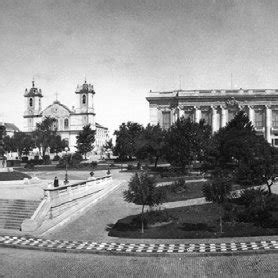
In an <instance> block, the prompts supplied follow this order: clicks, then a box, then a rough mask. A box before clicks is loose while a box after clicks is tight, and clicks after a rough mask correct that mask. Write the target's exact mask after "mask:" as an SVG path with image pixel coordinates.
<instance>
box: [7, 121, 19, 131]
mask: <svg viewBox="0 0 278 278" xmlns="http://www.w3.org/2000/svg"><path fill="white" fill-rule="evenodd" d="M4 125H5V127H6V131H16V132H17V131H20V130H19V128H18V127H17V126H16V125H15V124H12V123H4Z"/></svg>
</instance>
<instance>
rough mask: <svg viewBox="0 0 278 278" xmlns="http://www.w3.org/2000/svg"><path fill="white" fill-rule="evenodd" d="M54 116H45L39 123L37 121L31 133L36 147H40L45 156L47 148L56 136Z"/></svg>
mask: <svg viewBox="0 0 278 278" xmlns="http://www.w3.org/2000/svg"><path fill="white" fill-rule="evenodd" d="M55 122H56V119H55V118H51V117H46V118H45V119H44V120H43V121H42V122H41V123H37V127H36V130H35V131H34V133H33V135H34V138H35V143H36V146H37V147H41V148H42V156H43V157H44V156H45V152H46V150H47V148H51V147H52V144H53V141H55V137H56V136H57V129H56V128H55V126H54V123H55Z"/></svg>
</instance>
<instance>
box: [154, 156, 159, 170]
mask: <svg viewBox="0 0 278 278" xmlns="http://www.w3.org/2000/svg"><path fill="white" fill-rule="evenodd" d="M158 159H159V156H156V157H155V162H154V168H155V169H156V167H157V163H158Z"/></svg>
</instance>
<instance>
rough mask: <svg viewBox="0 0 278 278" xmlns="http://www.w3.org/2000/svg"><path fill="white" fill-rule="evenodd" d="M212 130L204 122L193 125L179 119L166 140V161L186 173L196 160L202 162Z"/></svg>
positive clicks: (188, 120) (186, 120) (187, 120)
mask: <svg viewBox="0 0 278 278" xmlns="http://www.w3.org/2000/svg"><path fill="white" fill-rule="evenodd" d="M210 136H211V128H210V127H209V126H208V125H206V124H205V122H204V121H200V123H193V122H191V121H190V119H184V118H181V119H178V120H177V122H176V123H175V124H173V125H172V126H171V127H170V129H169V130H168V132H167V134H166V138H165V143H166V144H165V150H166V152H165V154H166V159H167V160H168V162H170V163H171V164H172V165H174V166H177V167H180V168H181V169H182V170H183V171H185V169H186V166H189V165H190V164H191V163H192V162H193V161H194V160H196V159H198V160H202V159H203V153H204V149H205V148H206V144H207V141H208V140H209V138H210Z"/></svg>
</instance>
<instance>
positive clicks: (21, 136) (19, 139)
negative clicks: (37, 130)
mask: <svg viewBox="0 0 278 278" xmlns="http://www.w3.org/2000/svg"><path fill="white" fill-rule="evenodd" d="M4 145H5V149H6V151H11V152H17V153H18V157H19V158H20V157H21V156H22V154H26V155H27V154H29V152H30V151H31V150H32V149H33V148H34V147H35V141H34V139H33V137H32V136H31V135H29V134H26V133H24V132H16V133H14V135H13V136H12V137H9V136H6V137H4Z"/></svg>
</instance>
